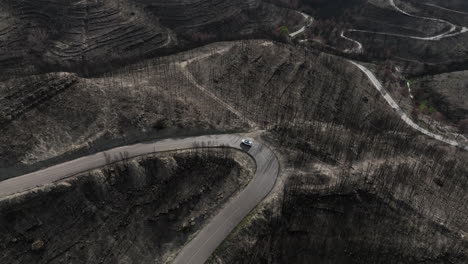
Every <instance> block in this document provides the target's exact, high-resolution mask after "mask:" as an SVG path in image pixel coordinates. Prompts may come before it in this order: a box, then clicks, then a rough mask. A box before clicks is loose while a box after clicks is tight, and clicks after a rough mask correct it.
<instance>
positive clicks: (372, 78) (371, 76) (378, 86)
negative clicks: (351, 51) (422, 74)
mask: <svg viewBox="0 0 468 264" xmlns="http://www.w3.org/2000/svg"><path fill="white" fill-rule="evenodd" d="M350 62H351V63H352V64H353V65H354V66H356V67H358V68H359V69H360V70H361V71H362V72H363V73H364V74H365V75H366V76H367V77H368V78H369V80H370V82H371V83H372V85H373V86H374V87H375V88H376V89H377V90H378V91H379V92H380V94H381V95H382V96H383V98H384V99H385V101H387V103H388V104H389V105H390V106H391V107H392V109H393V110H394V111H395V112H396V113H397V114H398V115H399V116H400V118H401V119H402V120H403V121H404V122H405V123H406V124H407V125H409V126H410V127H412V128H413V129H416V130H418V131H419V132H421V133H423V134H425V135H427V136H429V137H431V138H434V139H436V140H438V141H441V142H443V143H446V144H449V145H452V146H454V147H459V148H461V149H464V150H468V146H465V145H462V144H460V143H459V142H458V141H455V140H451V139H447V138H444V137H443V136H441V135H437V134H434V133H432V132H430V131H428V130H427V129H424V128H422V127H420V126H419V125H418V124H416V123H415V122H414V121H413V120H411V118H409V117H408V115H406V113H405V112H404V111H403V109H401V107H400V106H399V105H398V104H397V103H396V102H395V100H394V99H393V98H392V96H391V95H390V94H389V93H388V92H387V91H386V90H385V88H384V87H383V85H382V83H380V81H379V80H378V79H377V78H376V77H375V75H374V74H373V73H372V72H371V71H370V70H369V69H367V68H366V67H365V66H363V65H361V64H359V63H357V62H354V61H350Z"/></svg>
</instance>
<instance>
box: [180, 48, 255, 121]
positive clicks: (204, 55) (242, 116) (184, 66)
mask: <svg viewBox="0 0 468 264" xmlns="http://www.w3.org/2000/svg"><path fill="white" fill-rule="evenodd" d="M232 46H233V45H232V44H230V45H229V46H227V47H224V48H222V49H218V50H217V51H216V52H215V53H212V52H206V53H202V54H200V55H198V56H196V57H194V58H191V59H189V60H186V61H182V62H178V63H176V65H177V66H179V67H180V69H181V71H182V74H183V75H184V76H185V77H186V78H187V79H188V80H189V81H190V82H191V83H192V84H193V85H195V87H197V88H198V89H199V90H200V91H202V92H203V93H204V94H205V95H207V96H208V97H210V98H211V99H213V100H215V101H216V102H218V103H219V104H220V105H222V106H223V107H224V108H226V109H227V110H229V111H230V112H231V113H233V114H234V115H236V116H237V117H238V118H239V119H240V120H243V121H245V122H247V123H248V124H249V126H250V127H251V128H252V129H254V130H258V129H260V126H259V125H258V124H257V123H256V122H255V121H253V120H251V119H249V118H248V117H247V116H246V115H245V114H243V113H241V112H240V111H238V110H237V109H236V108H235V107H233V106H232V105H230V104H229V103H227V102H226V101H224V100H223V99H221V98H219V97H218V96H217V95H215V94H214V93H213V92H211V91H210V90H209V89H207V88H206V87H204V86H203V85H201V84H199V83H198V82H197V80H196V79H195V77H194V76H193V74H192V73H191V72H190V71H189V70H188V66H189V65H190V64H191V63H193V62H195V61H198V60H202V59H205V58H209V57H211V56H213V55H215V54H224V53H226V52H228V51H229V50H230V49H231V48H232Z"/></svg>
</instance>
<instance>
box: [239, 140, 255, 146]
mask: <svg viewBox="0 0 468 264" xmlns="http://www.w3.org/2000/svg"><path fill="white" fill-rule="evenodd" d="M241 142H242V144H243V145H246V146H249V147H252V146H253V141H252V140H249V139H243V140H242V141H241Z"/></svg>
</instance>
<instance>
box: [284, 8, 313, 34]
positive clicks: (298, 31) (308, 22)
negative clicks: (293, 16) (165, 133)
mask: <svg viewBox="0 0 468 264" xmlns="http://www.w3.org/2000/svg"><path fill="white" fill-rule="evenodd" d="M299 13H300V14H301V15H302V16H303V17H304V18H305V20H306V23H305V25H304V26H303V27H301V28H300V29H299V30H297V31H295V32H293V33H291V34H289V36H290V37H291V38H294V37H296V36H297V35H299V34H301V33H302V32H304V31H305V29H306V28H307V27H309V26H310V25H312V23H314V18H313V17H311V16H309V15H308V14H306V13H303V12H299Z"/></svg>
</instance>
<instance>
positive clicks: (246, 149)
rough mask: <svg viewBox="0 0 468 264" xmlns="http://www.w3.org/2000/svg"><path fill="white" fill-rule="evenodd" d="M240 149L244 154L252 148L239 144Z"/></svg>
mask: <svg viewBox="0 0 468 264" xmlns="http://www.w3.org/2000/svg"><path fill="white" fill-rule="evenodd" d="M240 147H241V149H242V150H243V151H246V152H248V151H249V150H250V149H251V148H252V147H250V146H247V145H245V144H242V143H241V144H240Z"/></svg>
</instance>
